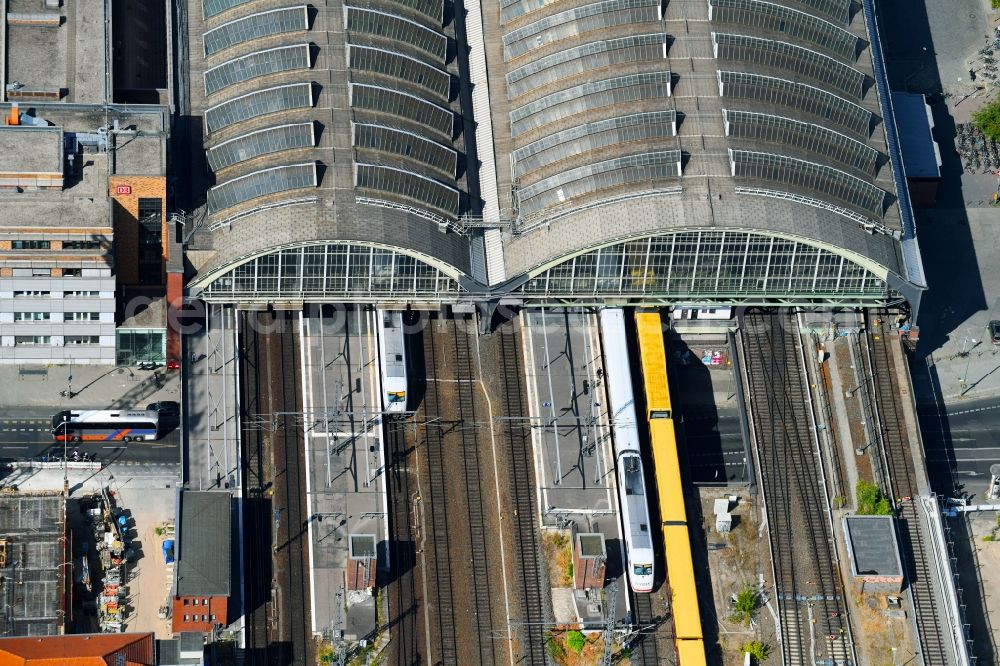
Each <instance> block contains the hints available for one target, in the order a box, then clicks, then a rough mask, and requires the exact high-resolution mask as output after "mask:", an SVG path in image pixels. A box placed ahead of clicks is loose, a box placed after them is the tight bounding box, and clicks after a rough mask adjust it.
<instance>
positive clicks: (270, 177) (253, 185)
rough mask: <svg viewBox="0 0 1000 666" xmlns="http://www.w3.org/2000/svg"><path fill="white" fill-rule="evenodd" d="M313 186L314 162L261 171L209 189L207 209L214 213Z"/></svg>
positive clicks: (314, 176)
mask: <svg viewBox="0 0 1000 666" xmlns="http://www.w3.org/2000/svg"><path fill="white" fill-rule="evenodd" d="M316 184H317V174H316V163H315V162H308V163H306V164H290V165H286V166H276V167H271V168H269V169H261V170H259V171H254V172H252V173H248V174H246V175H245V176H240V177H238V178H233V179H232V180H227V181H225V182H223V183H221V184H219V185H216V186H215V187H213V188H212V189H210V190H209V191H208V208H209V211H210V212H211V213H213V214H214V213H218V212H219V211H222V210H225V209H226V208H232V207H234V206H238V205H240V204H243V203H246V202H248V201H252V200H253V199H258V198H260V197H265V196H268V195H271V194H277V193H278V192H288V191H292V190H301V189H305V188H311V187H316Z"/></svg>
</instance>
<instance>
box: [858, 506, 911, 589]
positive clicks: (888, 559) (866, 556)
mask: <svg viewBox="0 0 1000 666" xmlns="http://www.w3.org/2000/svg"><path fill="white" fill-rule="evenodd" d="M844 533H845V534H846V535H847V547H848V551H849V552H850V554H851V566H852V572H851V573H852V574H854V575H856V576H902V575H903V566H902V563H901V562H900V559H899V544H897V543H896V529H895V526H894V525H893V518H892V516H848V517H846V518H844Z"/></svg>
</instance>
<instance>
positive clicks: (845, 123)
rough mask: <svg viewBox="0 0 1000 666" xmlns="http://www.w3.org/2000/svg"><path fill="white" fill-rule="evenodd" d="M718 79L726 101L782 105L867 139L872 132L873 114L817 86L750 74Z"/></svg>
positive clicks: (720, 74) (727, 73)
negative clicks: (750, 101) (740, 100)
mask: <svg viewBox="0 0 1000 666" xmlns="http://www.w3.org/2000/svg"><path fill="white" fill-rule="evenodd" d="M718 77H719V94H720V95H721V96H722V97H724V98H727V99H745V100H752V101H756V102H761V103H764V104H773V105H775V106H782V107H785V108H788V109H791V110H794V111H796V112H798V113H804V114H807V115H809V116H812V117H814V118H816V119H819V120H822V121H823V123H824V124H831V123H832V124H835V125H837V126H838V127H841V128H843V129H846V130H848V131H850V132H853V133H854V134H856V135H857V136H859V137H863V138H868V136H869V134H870V133H871V125H872V117H873V114H872V112H871V111H869V110H867V109H865V108H864V107H862V106H859V105H858V104H855V103H854V102H851V101H849V100H846V99H844V98H843V97H840V96H839V95H834V94H833V93H830V92H827V91H825V90H821V89H820V88H817V87H815V86H810V85H808V84H805V83H800V82H798V81H791V80H788V79H782V78H777V77H774V76H764V75H763V74H753V73H749V72H737V71H727V70H719V72H718Z"/></svg>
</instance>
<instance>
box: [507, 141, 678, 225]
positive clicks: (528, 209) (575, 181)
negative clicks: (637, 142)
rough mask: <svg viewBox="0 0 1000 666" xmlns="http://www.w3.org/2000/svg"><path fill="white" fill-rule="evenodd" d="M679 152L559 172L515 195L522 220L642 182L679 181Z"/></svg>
mask: <svg viewBox="0 0 1000 666" xmlns="http://www.w3.org/2000/svg"><path fill="white" fill-rule="evenodd" d="M680 175H681V151H679V150H660V151H655V152H645V153H638V154H635V155H627V156H623V157H615V158H613V159H609V160H604V161H602V162H597V163H594V164H586V165H584V166H580V167H577V168H575V169H570V170H568V171H563V172H561V173H558V174H555V175H554V176H550V177H548V178H544V179H542V180H539V181H537V182H535V183H532V184H531V185H529V186H527V187H523V188H520V189H519V190H518V191H517V198H518V211H519V213H520V214H521V215H522V216H525V217H530V216H531V215H533V214H537V213H540V212H544V211H545V210H546V209H548V208H552V207H558V206H560V205H561V204H564V203H565V202H567V201H569V200H571V199H573V198H574V197H577V196H580V195H583V194H590V193H594V192H600V191H601V190H607V189H609V188H611V187H615V186H618V185H624V184H628V183H635V182H642V181H654V182H655V181H662V180H670V179H673V178H680Z"/></svg>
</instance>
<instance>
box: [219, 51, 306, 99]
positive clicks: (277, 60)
mask: <svg viewBox="0 0 1000 666" xmlns="http://www.w3.org/2000/svg"><path fill="white" fill-rule="evenodd" d="M309 49H310V46H309V44H294V45H291V46H277V47H275V48H272V49H264V50H263V51H255V52H253V53H248V54H247V55H244V56H240V57H238V58H231V59H229V60H226V61H225V62H224V63H222V64H221V65H216V66H215V67H212V68H211V69H207V70H205V74H204V77H205V94H206V95H213V94H215V93H218V92H219V91H221V90H225V89H226V88H228V87H229V86H235V85H237V84H239V83H244V82H245V81H249V80H250V79H255V78H258V77H261V76H267V75H269V74H280V73H281V72H288V71H292V70H296V69H309V68H310V67H312V57H311V56H310V53H309Z"/></svg>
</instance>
